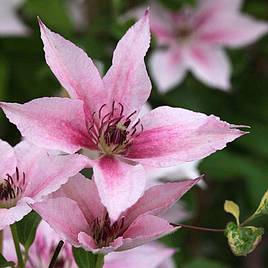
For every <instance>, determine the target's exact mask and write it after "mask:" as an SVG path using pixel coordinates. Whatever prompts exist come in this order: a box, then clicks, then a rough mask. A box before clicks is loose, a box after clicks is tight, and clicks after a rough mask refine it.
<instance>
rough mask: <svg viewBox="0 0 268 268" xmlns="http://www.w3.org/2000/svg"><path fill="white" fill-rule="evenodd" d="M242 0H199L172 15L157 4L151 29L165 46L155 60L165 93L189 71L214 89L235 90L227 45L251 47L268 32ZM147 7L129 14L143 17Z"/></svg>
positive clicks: (154, 73)
mask: <svg viewBox="0 0 268 268" xmlns="http://www.w3.org/2000/svg"><path fill="white" fill-rule="evenodd" d="M242 2H243V1H242V0H198V1H197V6H196V7H194V8H192V7H189V6H186V7H185V8H183V9H181V10H180V11H177V12H175V11H174V12H171V11H168V10H166V9H164V7H161V6H160V5H157V4H155V3H154V2H152V5H151V30H152V32H153V33H154V34H155V36H156V39H157V41H158V43H159V45H160V46H164V47H166V48H165V49H162V50H161V49H159V50H156V51H154V52H153V54H152V56H151V58H150V69H151V73H152V76H153V78H154V80H155V82H156V84H157V86H158V89H159V90H160V91H161V92H167V91H168V90H170V89H171V88H172V87H174V86H176V85H177V84H179V83H180V82H181V81H182V80H183V79H184V78H185V75H186V73H187V71H191V72H192V73H193V74H194V75H195V77H196V78H198V79H199V80H201V81H202V82H203V83H205V84H206V85H208V86H210V87H215V88H218V89H222V90H229V89H230V88H231V83H230V77H231V64H230V61H229V59H228V57H227V55H226V53H225V52H224V50H223V47H230V48H237V47H242V46H246V45H249V44H251V43H252V42H254V41H256V40H257V39H258V38H260V37H261V36H262V35H264V34H265V33H267V31H268V24H267V22H263V21H258V20H256V19H254V18H252V17H250V16H248V15H246V14H242V13H241V11H240V8H241V5H242ZM142 10H143V8H138V9H136V10H134V11H131V12H130V13H129V14H130V15H134V16H137V17H140V15H141V14H142V12H143V11H142Z"/></svg>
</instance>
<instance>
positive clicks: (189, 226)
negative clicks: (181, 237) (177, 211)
mask: <svg viewBox="0 0 268 268" xmlns="http://www.w3.org/2000/svg"><path fill="white" fill-rule="evenodd" d="M170 224H171V225H172V226H175V227H183V228H188V229H193V230H197V231H205V232H221V233H222V232H224V231H225V230H224V229H213V228H205V227H199V226H193V225H188V224H181V223H180V224H175V223H170Z"/></svg>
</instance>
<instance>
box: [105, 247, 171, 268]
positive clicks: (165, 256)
mask: <svg viewBox="0 0 268 268" xmlns="http://www.w3.org/2000/svg"><path fill="white" fill-rule="evenodd" d="M174 253H175V250H174V249H172V248H167V247H165V246H163V245H161V244H160V243H149V244H146V245H143V246H140V247H136V248H133V249H130V250H127V251H124V252H112V253H111V254H108V255H106V256H105V262H104V267H103V268H126V267H127V268H175V264H174V262H173V261H172V259H171V256H172V255H173V254H174Z"/></svg>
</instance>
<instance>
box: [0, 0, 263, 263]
mask: <svg viewBox="0 0 268 268" xmlns="http://www.w3.org/2000/svg"><path fill="white" fill-rule="evenodd" d="M143 2H144V1H134V0H133V1H124V0H114V1H104V0H99V1H93V0H87V1H85V6H84V12H85V13H86V14H87V15H88V19H87V22H88V25H90V26H89V27H85V28H79V27H78V28H77V27H75V25H74V23H73V21H72V19H71V16H70V12H69V9H68V1H64V0H46V1H45V0H28V1H25V3H24V4H23V5H22V7H21V8H20V9H19V10H18V13H19V16H20V17H21V18H22V20H23V21H24V22H25V23H26V24H27V25H28V27H29V28H30V29H31V34H30V35H29V36H26V37H9V38H7V37H0V99H1V100H5V101H10V102H20V103H23V102H26V101H28V100H31V99H33V98H37V97H42V96H52V95H56V94H58V93H59V92H60V85H59V83H58V82H57V80H56V78H55V77H54V76H53V74H52V73H51V71H50V70H49V68H48V66H47V65H46V63H45V60H44V53H43V49H42V43H41V40H40V36H39V29H38V24H37V19H36V17H37V16H40V17H41V18H42V20H43V21H44V22H45V23H46V24H47V25H48V26H49V27H50V28H52V29H53V30H54V31H56V32H59V33H60V34H62V35H63V36H65V37H66V38H68V39H70V40H72V41H73V42H74V43H76V44H77V45H79V46H81V47H83V48H84V49H85V50H86V51H87V53H88V54H89V55H90V57H92V58H93V59H96V60H100V61H101V62H102V63H104V66H105V70H107V69H108V67H109V66H110V64H111V55H112V51H113V48H114V47H115V45H116V43H117V41H118V40H119V39H120V37H121V36H122V35H123V33H124V32H125V31H126V29H127V28H128V27H129V26H130V25H131V24H132V23H133V21H127V22H122V21H120V20H119V17H120V16H121V15H122V14H124V13H125V12H126V11H127V10H129V8H132V7H134V6H136V5H139V4H142V3H143ZM182 2H194V1H189V0H188V1H186V0H184V1H182V0H181V1H180V0H162V1H161V4H162V5H164V6H166V7H167V8H170V9H177V8H180V6H181V5H182V4H183V3H182ZM243 11H244V12H247V13H248V14H251V15H252V16H254V17H256V18H259V19H266V20H267V21H268V2H267V0H247V1H245V3H244V5H243ZM154 47H155V42H152V46H151V49H150V51H149V54H150V52H151V50H152V49H154ZM227 52H228V54H229V56H230V59H231V62H232V66H233V72H232V85H233V89H232V91H231V92H229V93H225V92H222V91H219V90H215V89H212V88H208V87H206V86H205V85H203V84H201V83H200V82H198V81H197V80H196V79H195V78H194V77H192V76H191V75H190V74H189V75H188V76H187V78H186V79H185V80H184V82H183V83H182V84H180V85H179V86H177V87H176V88H174V89H173V90H172V91H170V92H169V93H168V94H166V95H160V94H158V93H157V90H156V87H155V85H154V87H153V91H152V95H151V97H150V103H151V104H152V105H153V106H154V107H156V106H159V105H164V104H165V105H170V106H178V107H183V108H188V109H192V110H194V111H200V112H204V113H207V114H215V115H217V116H220V117H221V118H222V119H223V120H226V121H228V122H232V123H234V124H243V125H249V126H251V129H250V134H249V135H246V136H244V137H242V138H241V139H239V140H237V141H235V142H233V143H232V144H230V145H229V146H228V148H227V149H224V150H223V151H220V152H217V153H216V154H214V155H212V156H210V157H208V158H206V159H205V160H204V161H202V163H201V165H200V170H201V172H202V173H204V174H206V177H205V181H206V183H207V185H208V187H207V189H206V190H201V189H199V188H198V187H196V188H195V189H194V190H192V191H191V192H190V193H188V194H187V195H186V196H185V197H184V200H186V202H187V208H188V209H189V210H190V211H192V212H193V218H192V219H191V220H189V222H188V223H189V224H195V225H199V226H206V227H215V228H224V227H225V225H226V223H227V222H228V221H230V220H231V216H229V215H227V214H226V213H225V212H224V211H223V203H224V201H225V199H230V200H234V201H235V202H237V203H238V204H239V206H240V208H241V211H242V212H241V214H242V215H241V217H242V219H243V218H246V217H247V216H248V215H249V214H250V213H252V212H253V211H254V210H255V209H256V207H257V205H258V202H259V200H260V198H261V197H262V195H263V194H264V192H265V191H266V190H267V189H268V36H266V37H264V38H262V39H260V40H259V41H258V42H256V43H255V44H253V45H251V46H248V47H246V48H242V49H235V50H228V51H227ZM147 59H148V57H147ZM0 138H2V139H4V140H7V141H9V142H10V143H11V144H12V145H14V144H16V143H17V142H18V141H19V139H20V135H19V132H18V131H17V130H16V128H15V127H14V126H13V125H10V124H9V122H8V120H7V119H6V118H5V117H4V115H3V113H2V112H1V113H0ZM267 219H268V218H267V217H266V218H265V217H264V218H262V219H260V220H258V221H256V225H257V226H258V225H260V226H263V227H265V229H266V231H267V232H268V224H267ZM164 241H165V242H166V243H168V244H169V245H171V246H174V247H176V248H178V249H179V250H178V252H177V253H176V254H175V259H176V261H177V267H185V268H186V267H187V268H193V267H208V268H212V267H254V268H258V267H260V268H262V267H268V254H267V253H268V235H264V237H263V241H262V243H261V244H260V245H259V246H258V247H257V249H256V250H255V252H254V253H252V254H250V255H249V256H248V257H234V256H233V255H232V253H231V251H230V250H229V247H228V245H227V243H226V239H225V237H224V236H223V235H222V234H219V233H207V232H196V231H189V230H186V229H182V230H180V231H178V232H177V233H176V234H175V235H173V236H170V237H168V238H165V239H164Z"/></svg>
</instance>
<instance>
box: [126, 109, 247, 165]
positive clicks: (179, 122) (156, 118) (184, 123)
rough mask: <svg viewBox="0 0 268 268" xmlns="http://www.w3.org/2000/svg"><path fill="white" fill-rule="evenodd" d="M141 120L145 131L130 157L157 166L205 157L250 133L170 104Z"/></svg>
mask: <svg viewBox="0 0 268 268" xmlns="http://www.w3.org/2000/svg"><path fill="white" fill-rule="evenodd" d="M141 123H142V124H143V127H144V131H143V132H142V133H141V134H140V135H139V136H138V137H136V138H135V140H134V141H133V144H132V145H131V146H130V148H129V151H128V153H127V154H126V157H127V158H130V159H133V160H135V161H139V162H140V163H142V164H144V165H148V166H149V165H150V166H155V167H165V166H172V165H177V164H179V163H182V162H189V161H193V160H198V159H202V158H204V157H206V156H208V155H210V154H212V153H214V152H215V151H217V150H221V149H223V148H224V147H225V146H226V144H227V143H228V142H231V141H233V140H235V139H236V138H238V137H240V136H242V135H244V134H246V132H243V131H240V130H238V129H236V128H235V126H234V125H230V124H228V123H227V122H224V121H221V120H220V119H219V118H218V117H216V116H213V115H210V116H207V115H205V114H202V113H196V112H193V111H189V110H186V109H181V108H171V107H167V106H165V107H159V108H156V109H154V110H152V111H151V112H150V113H149V114H148V115H145V116H144V117H142V119H141Z"/></svg>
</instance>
